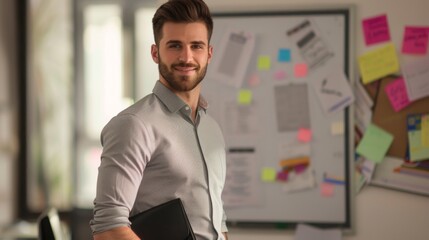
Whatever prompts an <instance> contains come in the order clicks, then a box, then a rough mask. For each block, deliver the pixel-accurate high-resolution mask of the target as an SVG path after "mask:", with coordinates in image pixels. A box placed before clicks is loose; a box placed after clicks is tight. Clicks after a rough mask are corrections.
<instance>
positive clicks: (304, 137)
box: [297, 128, 311, 142]
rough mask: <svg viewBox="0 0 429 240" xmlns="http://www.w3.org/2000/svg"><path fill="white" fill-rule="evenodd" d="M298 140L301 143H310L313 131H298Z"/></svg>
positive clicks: (301, 129)
mask: <svg viewBox="0 0 429 240" xmlns="http://www.w3.org/2000/svg"><path fill="white" fill-rule="evenodd" d="M297 138H298V140H299V141H301V142H310V141H311V130H310V129H308V128H300V129H298V135H297Z"/></svg>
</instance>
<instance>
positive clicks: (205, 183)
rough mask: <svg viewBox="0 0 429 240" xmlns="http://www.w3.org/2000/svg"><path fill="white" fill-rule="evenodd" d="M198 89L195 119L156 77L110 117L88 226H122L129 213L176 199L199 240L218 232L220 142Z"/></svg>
mask: <svg viewBox="0 0 429 240" xmlns="http://www.w3.org/2000/svg"><path fill="white" fill-rule="evenodd" d="M206 110H207V102H206V101H205V100H204V98H203V97H202V96H200V100H199V107H198V111H197V112H198V113H197V118H196V120H195V123H193V121H192V118H191V109H190V108H189V106H188V105H187V104H186V103H185V102H183V101H182V100H181V99H180V98H179V97H177V96H176V95H175V94H174V93H173V92H171V91H170V90H169V89H168V88H166V87H165V86H164V85H162V84H161V83H160V82H159V81H158V82H157V83H156V85H155V87H154V90H153V94H150V95H148V96H146V97H145V98H143V99H141V100H140V101H138V102H137V103H135V104H134V105H132V106H130V107H129V108H127V109H125V110H124V111H122V112H121V113H119V114H118V115H117V116H115V117H114V118H112V119H111V120H110V122H109V123H108V124H107V125H106V126H105V127H104V129H103V131H102V133H101V143H102V145H103V153H102V155H101V164H100V167H99V169H98V171H99V172H98V180H97V195H96V198H95V200H94V218H93V219H92V220H91V223H90V225H91V228H92V231H93V232H94V233H98V232H102V231H105V230H108V229H111V228H114V227H119V226H129V224H130V222H129V220H128V217H129V216H133V215H135V214H137V213H139V212H141V211H144V210H147V209H149V208H151V207H154V206H156V205H158V204H161V203H163V202H166V201H168V200H171V199H174V198H178V197H179V198H181V199H182V201H183V204H184V207H185V210H186V212H187V214H188V217H189V220H190V223H191V225H192V228H193V230H194V232H195V235H196V237H197V239H199V240H209V239H210V240H213V239H218V240H220V239H223V235H222V232H226V231H227V228H226V224H225V221H226V216H225V213H224V211H223V204H222V200H221V193H222V190H223V186H224V182H225V174H226V163H225V142H224V139H223V135H222V133H221V130H220V128H219V125H218V124H217V123H216V122H215V121H214V119H213V118H211V117H210V116H209V115H208V114H207V113H206Z"/></svg>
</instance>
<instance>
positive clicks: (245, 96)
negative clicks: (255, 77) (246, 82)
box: [237, 89, 252, 105]
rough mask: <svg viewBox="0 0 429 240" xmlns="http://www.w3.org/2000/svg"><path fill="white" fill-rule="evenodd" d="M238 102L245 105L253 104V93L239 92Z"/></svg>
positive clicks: (247, 91) (248, 91)
mask: <svg viewBox="0 0 429 240" xmlns="http://www.w3.org/2000/svg"><path fill="white" fill-rule="evenodd" d="M237 102H238V103H239V104H244V105H247V104H250V103H251V102H252V91H250V90H244V89H243V90H240V91H239V92H238V96H237Z"/></svg>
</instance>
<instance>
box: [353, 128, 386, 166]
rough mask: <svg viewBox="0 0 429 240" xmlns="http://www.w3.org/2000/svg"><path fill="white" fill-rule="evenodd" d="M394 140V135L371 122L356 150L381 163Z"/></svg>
mask: <svg viewBox="0 0 429 240" xmlns="http://www.w3.org/2000/svg"><path fill="white" fill-rule="evenodd" d="M392 141H393V135H392V134H390V133H388V132H386V131H385V130H383V129H382V128H379V127H377V126H376V125H374V124H369V125H368V127H367V129H366V130H365V134H364V135H363V138H362V139H361V141H360V142H359V144H358V146H357V148H356V152H357V153H358V154H360V155H362V156H364V157H366V158H367V159H368V160H371V161H374V162H375V163H380V162H381V161H382V160H383V159H384V156H385V155H386V152H387V150H388V149H389V147H390V145H391V144H392Z"/></svg>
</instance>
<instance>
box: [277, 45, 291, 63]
mask: <svg viewBox="0 0 429 240" xmlns="http://www.w3.org/2000/svg"><path fill="white" fill-rule="evenodd" d="M277 60H278V61H279V62H290V49H289V48H280V49H279V55H278V58H277Z"/></svg>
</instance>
